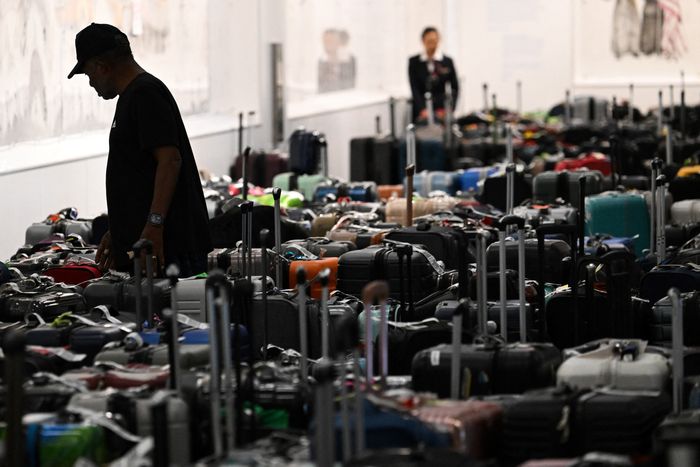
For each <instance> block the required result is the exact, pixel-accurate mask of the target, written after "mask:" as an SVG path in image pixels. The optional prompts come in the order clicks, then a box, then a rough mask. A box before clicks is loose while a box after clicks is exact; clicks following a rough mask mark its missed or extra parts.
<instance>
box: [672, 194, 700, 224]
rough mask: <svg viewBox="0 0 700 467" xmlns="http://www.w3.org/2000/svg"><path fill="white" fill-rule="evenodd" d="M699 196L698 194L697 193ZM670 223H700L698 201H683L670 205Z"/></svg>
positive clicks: (699, 200) (699, 201) (699, 204)
mask: <svg viewBox="0 0 700 467" xmlns="http://www.w3.org/2000/svg"><path fill="white" fill-rule="evenodd" d="M698 194H699V195H700V193H698ZM671 222H672V223H673V224H676V225H682V224H689V223H691V222H700V199H685V200H683V201H678V202H677V203H673V204H672V205H671Z"/></svg>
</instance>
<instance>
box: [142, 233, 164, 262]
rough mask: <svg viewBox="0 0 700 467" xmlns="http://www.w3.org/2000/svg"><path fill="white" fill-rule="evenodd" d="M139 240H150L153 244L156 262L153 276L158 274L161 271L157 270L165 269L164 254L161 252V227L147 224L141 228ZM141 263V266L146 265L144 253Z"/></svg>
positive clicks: (143, 253)
mask: <svg viewBox="0 0 700 467" xmlns="http://www.w3.org/2000/svg"><path fill="white" fill-rule="evenodd" d="M141 238H145V239H146V240H150V241H151V243H152V244H153V256H154V259H155V260H156V264H154V270H153V272H154V274H158V273H160V272H161V271H159V270H158V268H160V269H161V270H162V269H163V268H164V267H165V253H164V250H163V226H157V225H153V224H148V223H147V224H146V226H145V227H144V228H143V232H141ZM141 261H142V263H141V264H142V265H145V264H146V263H145V261H146V252H142V254H141Z"/></svg>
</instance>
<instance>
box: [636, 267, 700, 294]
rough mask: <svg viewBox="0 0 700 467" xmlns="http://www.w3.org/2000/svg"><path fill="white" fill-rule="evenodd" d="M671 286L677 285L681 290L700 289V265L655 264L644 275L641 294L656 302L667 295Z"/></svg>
mask: <svg viewBox="0 0 700 467" xmlns="http://www.w3.org/2000/svg"><path fill="white" fill-rule="evenodd" d="M671 287H677V288H678V290H680V291H681V292H693V291H695V290H700V267H698V266H697V265H695V264H692V263H691V264H683V265H680V264H679V265H675V264H664V265H660V266H655V267H654V268H653V269H652V270H651V271H650V272H648V273H647V274H645V275H644V277H642V281H641V283H640V285H639V296H640V297H641V298H643V299H645V300H649V301H650V302H651V303H656V302H658V301H659V300H661V299H662V298H663V297H664V296H666V293H667V292H668V289H670V288H671Z"/></svg>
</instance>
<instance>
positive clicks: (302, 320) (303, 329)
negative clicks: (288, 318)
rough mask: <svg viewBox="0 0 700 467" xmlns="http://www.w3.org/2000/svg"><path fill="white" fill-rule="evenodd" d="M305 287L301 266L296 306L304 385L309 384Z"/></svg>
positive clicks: (298, 272) (298, 276)
mask: <svg viewBox="0 0 700 467" xmlns="http://www.w3.org/2000/svg"><path fill="white" fill-rule="evenodd" d="M306 286H307V283H306V270H305V269H304V266H301V267H299V269H297V304H298V309H299V351H300V352H301V361H300V362H299V371H300V373H301V382H302V384H304V385H306V384H308V382H309V368H308V362H307V359H308V357H309V336H308V329H309V328H308V323H307V315H306Z"/></svg>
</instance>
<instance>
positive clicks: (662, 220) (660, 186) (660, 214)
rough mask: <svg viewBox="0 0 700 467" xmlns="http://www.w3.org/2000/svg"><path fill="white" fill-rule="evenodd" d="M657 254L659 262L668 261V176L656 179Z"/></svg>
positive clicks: (660, 176)
mask: <svg viewBox="0 0 700 467" xmlns="http://www.w3.org/2000/svg"><path fill="white" fill-rule="evenodd" d="M655 198H656V199H655V200H652V202H654V201H655V202H656V254H657V257H658V262H659V263H662V262H663V261H664V260H665V259H666V228H665V227H666V176H665V175H663V174H662V175H659V176H658V177H656V194H655Z"/></svg>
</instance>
